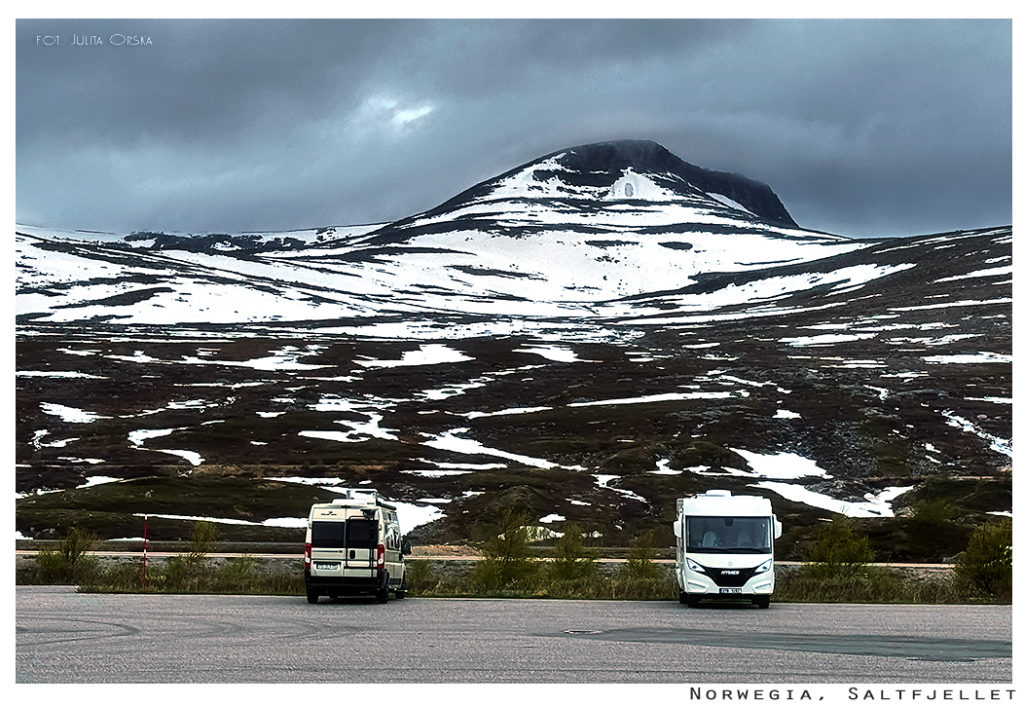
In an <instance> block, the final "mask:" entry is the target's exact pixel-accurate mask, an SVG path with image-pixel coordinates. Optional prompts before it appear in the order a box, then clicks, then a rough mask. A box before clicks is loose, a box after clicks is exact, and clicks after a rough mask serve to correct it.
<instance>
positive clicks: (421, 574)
mask: <svg viewBox="0 0 1024 706" xmlns="http://www.w3.org/2000/svg"><path fill="white" fill-rule="evenodd" d="M437 587H438V580H437V575H436V574H435V573H434V569H433V567H431V566H430V563H429V562H426V561H423V560H421V559H417V560H415V561H410V562H409V563H408V565H407V566H406V567H405V588H406V590H407V591H409V593H411V594H412V595H414V596H418V595H423V594H425V593H427V592H428V591H432V590H435V589H437Z"/></svg>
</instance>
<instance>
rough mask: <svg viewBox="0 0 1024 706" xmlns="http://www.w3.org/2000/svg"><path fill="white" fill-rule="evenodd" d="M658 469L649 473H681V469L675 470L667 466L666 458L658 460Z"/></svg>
mask: <svg viewBox="0 0 1024 706" xmlns="http://www.w3.org/2000/svg"><path fill="white" fill-rule="evenodd" d="M657 465H658V470H656V471H651V473H653V474H655V475H659V476H679V475H682V474H683V472H682V471H677V470H674V469H672V468H669V467H668V459H667V458H663V459H659V460H658V463H657Z"/></svg>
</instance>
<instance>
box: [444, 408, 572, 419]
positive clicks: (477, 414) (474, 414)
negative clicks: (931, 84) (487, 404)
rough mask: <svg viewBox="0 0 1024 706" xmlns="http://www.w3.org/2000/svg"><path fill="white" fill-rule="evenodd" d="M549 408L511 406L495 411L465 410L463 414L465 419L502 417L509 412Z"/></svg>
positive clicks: (530, 411)
mask: <svg viewBox="0 0 1024 706" xmlns="http://www.w3.org/2000/svg"><path fill="white" fill-rule="evenodd" d="M551 409H552V408H551V407H511V408H509V409H499V410H498V411H497V412H466V413H465V414H464V415H463V416H464V417H466V418H467V419H476V418H477V417H503V416H505V415H509V414H533V413H534V412H547V411H549V410H551Z"/></svg>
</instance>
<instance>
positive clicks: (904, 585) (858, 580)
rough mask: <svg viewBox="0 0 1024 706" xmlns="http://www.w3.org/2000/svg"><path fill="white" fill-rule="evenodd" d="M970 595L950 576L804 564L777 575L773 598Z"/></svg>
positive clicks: (957, 599) (891, 599)
mask: <svg viewBox="0 0 1024 706" xmlns="http://www.w3.org/2000/svg"><path fill="white" fill-rule="evenodd" d="M967 599H968V597H967V596H966V595H965V594H964V592H963V591H962V590H961V589H960V587H959V586H958V585H957V582H955V581H953V580H952V579H950V578H949V577H941V578H919V577H915V576H913V575H910V574H908V573H904V572H899V571H895V570H893V569H884V568H878V567H862V568H861V569H860V571H858V572H857V573H856V574H854V575H849V574H844V573H836V574H828V573H827V572H825V571H823V570H822V566H821V565H817V566H811V565H808V566H803V567H800V568H798V569H797V570H795V571H790V572H787V573H784V574H782V575H780V576H779V577H778V578H777V579H776V584H775V595H774V596H773V598H772V600H773V601H776V602H783V603H926V604H938V603H943V604H944V603H964V602H966V601H967Z"/></svg>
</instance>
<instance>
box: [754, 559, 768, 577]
mask: <svg viewBox="0 0 1024 706" xmlns="http://www.w3.org/2000/svg"><path fill="white" fill-rule="evenodd" d="M771 568H772V560H771V559H769V560H768V561H766V562H765V563H763V564H761V565H760V566H759V567H757V568H756V569H754V573H755V574H763V573H764V572H765V571H769V570H770V569H771Z"/></svg>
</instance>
